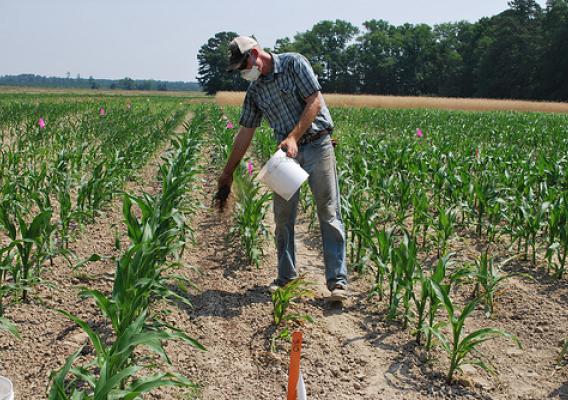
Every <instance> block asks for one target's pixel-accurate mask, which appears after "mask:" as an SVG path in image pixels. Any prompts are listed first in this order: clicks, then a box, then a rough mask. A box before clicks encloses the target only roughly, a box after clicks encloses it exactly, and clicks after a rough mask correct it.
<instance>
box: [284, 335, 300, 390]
mask: <svg viewBox="0 0 568 400" xmlns="http://www.w3.org/2000/svg"><path fill="white" fill-rule="evenodd" d="M301 352H302V332H300V331H296V332H294V333H292V352H291V353H290V371H288V398H287V400H296V396H297V393H296V387H297V386H298V380H299V379H300V353H301Z"/></svg>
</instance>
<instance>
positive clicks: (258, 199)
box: [231, 161, 272, 268]
mask: <svg viewBox="0 0 568 400" xmlns="http://www.w3.org/2000/svg"><path fill="white" fill-rule="evenodd" d="M249 162H250V161H249ZM255 176H256V175H255V174H254V173H253V171H252V166H251V164H248V167H247V166H244V164H242V168H241V169H240V170H237V171H236V172H235V174H234V185H235V193H236V205H235V224H234V226H233V227H232V228H231V233H232V234H233V235H237V236H238V237H239V239H240V242H241V244H242V246H243V248H244V251H245V255H246V256H247V259H248V260H249V262H250V263H252V264H254V265H255V266H256V267H257V268H258V267H259V265H260V262H261V258H262V254H263V253H262V239H264V238H266V237H267V236H268V228H267V225H266V222H265V220H264V218H265V215H266V211H267V210H268V205H269V200H270V199H271V197H272V193H271V192H265V193H262V187H261V185H260V184H259V183H258V181H257V180H256V179H255Z"/></svg>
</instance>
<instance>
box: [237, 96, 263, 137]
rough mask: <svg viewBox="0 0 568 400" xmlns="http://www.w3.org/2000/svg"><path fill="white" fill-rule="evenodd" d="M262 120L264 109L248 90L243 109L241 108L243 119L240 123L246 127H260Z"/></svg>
mask: <svg viewBox="0 0 568 400" xmlns="http://www.w3.org/2000/svg"><path fill="white" fill-rule="evenodd" d="M261 121H262V111H260V109H259V108H258V106H257V105H256V102H255V101H254V99H253V97H252V95H251V93H250V92H249V91H247V93H246V95H245V101H244V102H243V109H242V110H241V119H240V121H239V124H240V125H241V126H244V127H245V128H258V127H259V126H260V122H261Z"/></svg>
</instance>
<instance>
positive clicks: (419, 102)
mask: <svg viewBox="0 0 568 400" xmlns="http://www.w3.org/2000/svg"><path fill="white" fill-rule="evenodd" d="M243 98H244V92H218V93H217V95H216V96H215V101H216V102H217V103H218V104H220V105H241V104H242V102H243ZM324 98H325V102H326V103H327V105H328V106H330V107H370V108H434V109H442V110H466V111H524V112H527V111H537V112H557V113H568V103H551V102H540V101H523V100H494V99H461V98H449V97H412V96H408V97H405V96H370V95H345V94H324Z"/></svg>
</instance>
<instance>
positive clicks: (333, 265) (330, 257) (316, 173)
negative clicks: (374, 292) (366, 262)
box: [300, 136, 347, 291]
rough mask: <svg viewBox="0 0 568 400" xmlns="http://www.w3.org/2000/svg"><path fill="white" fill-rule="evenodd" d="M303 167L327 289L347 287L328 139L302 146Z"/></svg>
mask: <svg viewBox="0 0 568 400" xmlns="http://www.w3.org/2000/svg"><path fill="white" fill-rule="evenodd" d="M302 150H303V151H301V154H300V158H301V161H300V162H301V163H302V164H303V165H302V166H303V167H304V169H305V170H306V172H308V173H309V174H310V177H309V184H310V187H311V189H312V193H313V194H314V199H315V202H316V206H317V213H318V219H319V224H320V229H321V235H322V241H323V259H324V263H325V278H326V283H327V288H328V289H329V290H330V291H332V290H333V289H335V287H336V285H341V286H343V287H347V268H346V266H345V230H344V227H343V221H342V219H341V214H340V196H339V184H338V181H337V171H336V165H335V154H334V151H333V146H332V145H331V138H330V137H329V136H326V137H324V138H322V139H319V140H316V141H314V142H313V143H308V144H306V145H304V146H302Z"/></svg>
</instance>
